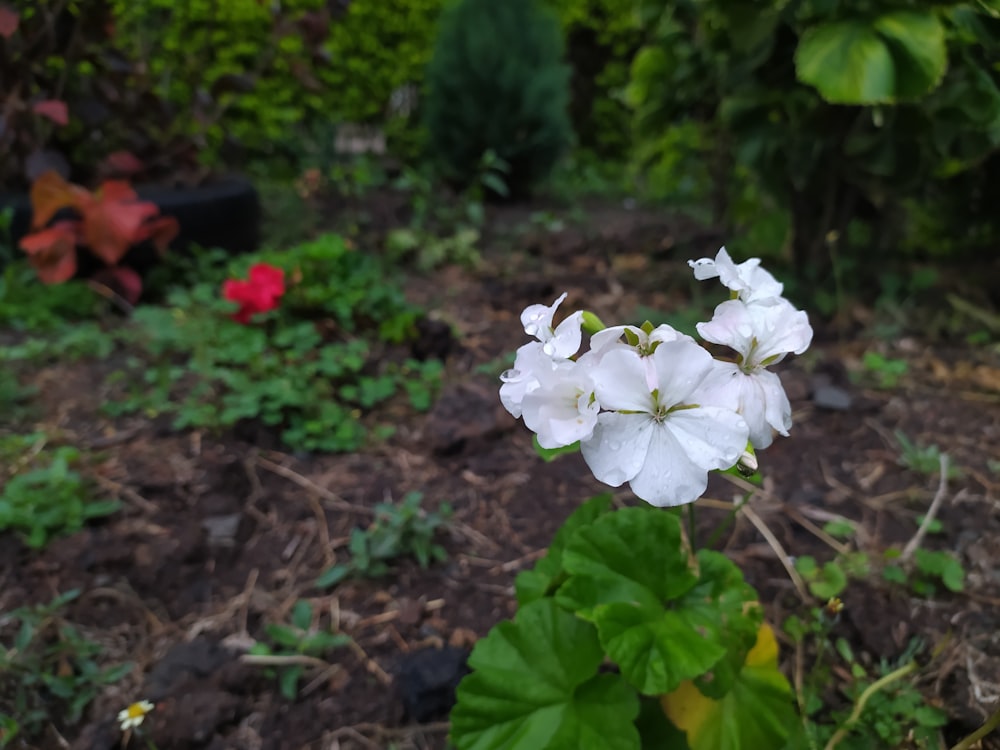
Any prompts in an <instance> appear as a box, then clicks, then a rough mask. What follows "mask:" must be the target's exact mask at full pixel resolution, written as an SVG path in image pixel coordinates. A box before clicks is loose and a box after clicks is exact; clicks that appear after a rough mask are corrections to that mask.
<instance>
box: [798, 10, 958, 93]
mask: <svg viewBox="0 0 1000 750" xmlns="http://www.w3.org/2000/svg"><path fill="white" fill-rule="evenodd" d="M947 65H948V55H947V49H946V45H945V30H944V26H943V25H942V24H941V21H940V20H939V19H938V17H937V15H936V14H935V13H934V12H933V11H896V12H893V13H886V14H884V15H882V16H879V17H877V18H875V19H874V20H872V21H868V20H862V19H852V20H845V21H833V22H830V23H824V24H820V25H819V26H815V27H813V28H812V29H810V30H809V31H807V32H806V33H805V34H803V36H802V38H801V40H800V41H799V46H798V49H797V50H796V52H795V71H796V75H797V76H798V79H799V80H800V81H802V82H803V83H807V84H809V85H811V86H814V87H815V88H816V89H817V90H818V91H819V93H820V94H821V95H822V96H823V98H824V99H826V100H827V101H829V102H832V103H834V104H876V103H879V102H895V101H899V100H901V99H913V98H917V97H920V96H922V95H924V94H926V93H928V92H929V91H931V90H932V89H934V88H935V87H936V86H937V84H938V83H939V82H940V81H941V78H942V77H943V76H944V73H945V69H946V68H947Z"/></svg>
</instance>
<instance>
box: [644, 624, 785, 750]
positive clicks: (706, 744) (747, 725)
mask: <svg viewBox="0 0 1000 750" xmlns="http://www.w3.org/2000/svg"><path fill="white" fill-rule="evenodd" d="M663 708H664V710H665V711H666V713H667V716H668V717H669V718H670V719H671V721H673V722H674V724H676V725H677V726H678V727H679V728H681V729H682V730H683V731H684V732H685V733H686V735H687V742H688V745H689V746H690V748H691V750H763V748H780V747H782V746H783V745H784V743H785V741H786V740H787V739H788V737H789V736H790V735H791V733H792V730H793V729H794V728H795V727H796V726H797V725H798V721H797V717H796V714H795V710H794V708H793V705H792V691H791V687H790V686H789V684H788V680H786V679H785V677H784V675H782V674H781V672H780V671H779V670H778V646H777V642H776V641H775V639H774V633H773V631H772V630H771V628H770V627H769V626H767V625H764V626H763V627H762V628H761V629H760V634H759V636H758V639H757V643H756V645H755V646H754V647H753V649H751V651H750V652H749V653H748V654H747V657H746V663H745V665H744V666H743V668H742V669H741V670H740V673H739V675H738V676H737V678H736V680H735V682H734V683H733V686H732V689H731V690H730V691H729V692H728V693H726V695H725V696H723V697H722V698H721V699H718V700H713V699H711V698H708V697H706V696H705V695H703V694H702V693H701V692H699V691H698V688H697V687H696V686H695V685H694V684H693V683H690V682H685V683H683V684H682V685H681V686H680V687H679V688H678V689H677V690H676V691H674V692H672V693H671V694H669V695H665V696H664V697H663Z"/></svg>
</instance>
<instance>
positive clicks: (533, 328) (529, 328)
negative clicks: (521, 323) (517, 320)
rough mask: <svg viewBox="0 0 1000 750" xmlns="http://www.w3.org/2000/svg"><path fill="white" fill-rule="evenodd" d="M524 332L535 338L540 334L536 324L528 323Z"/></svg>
mask: <svg viewBox="0 0 1000 750" xmlns="http://www.w3.org/2000/svg"><path fill="white" fill-rule="evenodd" d="M524 332H525V333H526V334H528V335H529V336H534V335H535V334H537V333H538V326H536V325H535V324H534V323H528V325H526V326H525V327H524Z"/></svg>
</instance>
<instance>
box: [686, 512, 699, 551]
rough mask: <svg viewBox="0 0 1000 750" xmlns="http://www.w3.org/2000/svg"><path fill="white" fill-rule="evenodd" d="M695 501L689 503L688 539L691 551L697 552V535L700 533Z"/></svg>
mask: <svg viewBox="0 0 1000 750" xmlns="http://www.w3.org/2000/svg"><path fill="white" fill-rule="evenodd" d="M694 506H695V503H688V504H687V522H688V541H689V542H690V544H691V551H692V553H693V552H696V551H697V549H698V544H697V537H696V534H697V533H698V519H697V516H696V515H695V514H696V513H697V511H696V510H695V507H694Z"/></svg>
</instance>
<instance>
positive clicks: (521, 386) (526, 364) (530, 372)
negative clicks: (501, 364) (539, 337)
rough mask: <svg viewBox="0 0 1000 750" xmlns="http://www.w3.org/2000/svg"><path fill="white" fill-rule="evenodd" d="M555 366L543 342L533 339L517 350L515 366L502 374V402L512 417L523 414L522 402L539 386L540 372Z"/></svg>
mask: <svg viewBox="0 0 1000 750" xmlns="http://www.w3.org/2000/svg"><path fill="white" fill-rule="evenodd" d="M553 367H555V363H554V362H553V361H552V357H550V356H548V355H547V354H546V353H545V352H544V351H543V349H542V344H541V343H539V342H538V341H532V342H531V343H529V344H525V345H524V346H522V347H521V348H520V349H518V350H517V354H516V356H515V357H514V366H513V367H512V368H511V369H509V370H506V371H504V372H503V373H501V374H500V382H501V383H503V385H501V386H500V402H501V403H502V404H503V406H504V408H505V409H506V410H507V411H509V412H510V414H511V416H512V417H515V418H517V417H520V416H521V402H522V401H524V397H525V396H526V395H527V394H528V393H529V392H531V391H533V390H534V389H535V388H537V387H538V384H539V383H538V374H539V373H540V372H544V371H545V370H551V369H552V368H553Z"/></svg>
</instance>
